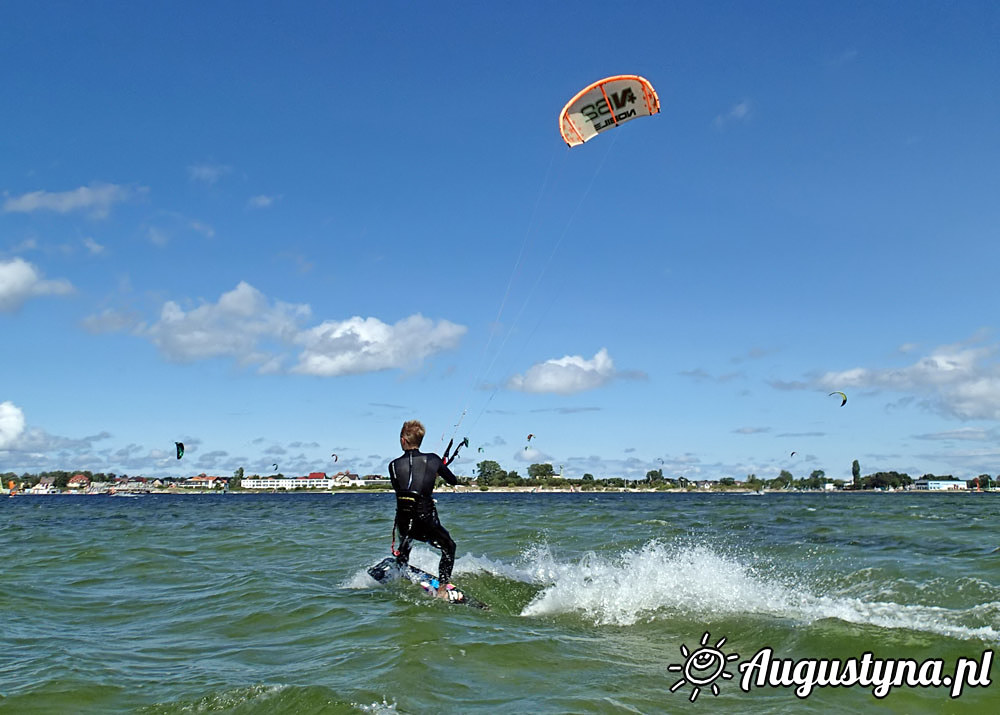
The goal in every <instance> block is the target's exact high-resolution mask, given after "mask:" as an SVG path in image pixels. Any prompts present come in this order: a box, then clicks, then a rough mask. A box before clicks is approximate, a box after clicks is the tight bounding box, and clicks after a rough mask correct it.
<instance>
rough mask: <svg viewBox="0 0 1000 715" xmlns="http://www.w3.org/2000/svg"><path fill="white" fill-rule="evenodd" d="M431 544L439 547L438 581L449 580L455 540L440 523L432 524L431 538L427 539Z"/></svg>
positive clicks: (447, 581) (453, 560)
mask: <svg viewBox="0 0 1000 715" xmlns="http://www.w3.org/2000/svg"><path fill="white" fill-rule="evenodd" d="M427 543H429V544H430V545H431V546H436V547H437V548H439V549H441V562H440V563H439V564H438V581H440V582H441V583H443V584H444V583H450V582H451V570H452V569H453V568H454V567H455V542H454V541H453V540H452V538H451V535H450V534H449V533H448V530H447V529H445V528H444V527H443V526H441V524H440V523H437V524H435V525H434V530H433V532H432V533H431V538H429V539H428V540H427Z"/></svg>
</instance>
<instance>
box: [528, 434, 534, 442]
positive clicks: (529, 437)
mask: <svg viewBox="0 0 1000 715" xmlns="http://www.w3.org/2000/svg"><path fill="white" fill-rule="evenodd" d="M534 436H535V435H533V434H529V435H528V441H529V442H530V441H531V438H532V437H534Z"/></svg>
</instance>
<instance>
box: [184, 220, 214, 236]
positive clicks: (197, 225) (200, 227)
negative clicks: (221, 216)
mask: <svg viewBox="0 0 1000 715" xmlns="http://www.w3.org/2000/svg"><path fill="white" fill-rule="evenodd" d="M190 225H191V228H192V229H194V230H195V231H197V232H198V233H200V234H201V235H202V236H204V237H205V238H215V229H214V228H212V227H211V226H209V225H208V224H207V223H203V222H201V221H192V222H191V224H190Z"/></svg>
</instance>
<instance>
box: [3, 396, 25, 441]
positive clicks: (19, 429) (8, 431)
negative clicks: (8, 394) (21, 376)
mask: <svg viewBox="0 0 1000 715" xmlns="http://www.w3.org/2000/svg"><path fill="white" fill-rule="evenodd" d="M23 433H24V413H23V412H22V411H21V408H20V407H18V406H17V405H15V404H14V403H13V402H10V401H9V400H8V401H7V402H0V449H7V448H9V447H12V446H13V445H14V443H15V442H17V440H18V438H20V436H21V435H22V434H23Z"/></svg>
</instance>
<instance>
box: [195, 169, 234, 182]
mask: <svg viewBox="0 0 1000 715" xmlns="http://www.w3.org/2000/svg"><path fill="white" fill-rule="evenodd" d="M232 170H233V168H232V167H231V166H226V165H225V164H193V165H191V166H189V167H188V176H189V177H190V179H191V181H197V182H199V183H202V184H209V185H211V184H215V183H217V182H218V181H219V179H221V178H222V177H223V176H225V175H226V174H228V173H229V172H230V171H232Z"/></svg>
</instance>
